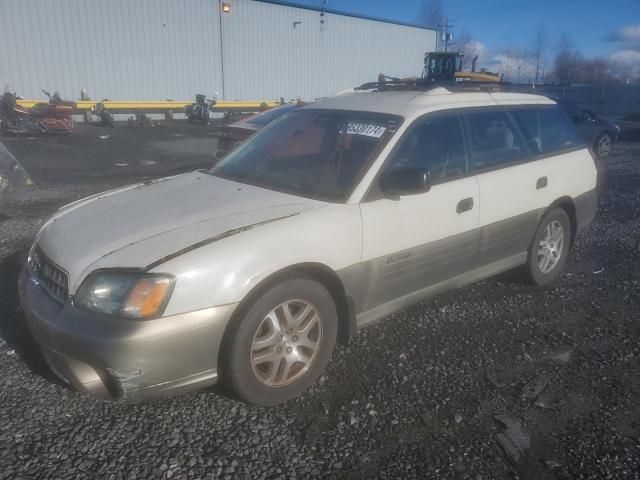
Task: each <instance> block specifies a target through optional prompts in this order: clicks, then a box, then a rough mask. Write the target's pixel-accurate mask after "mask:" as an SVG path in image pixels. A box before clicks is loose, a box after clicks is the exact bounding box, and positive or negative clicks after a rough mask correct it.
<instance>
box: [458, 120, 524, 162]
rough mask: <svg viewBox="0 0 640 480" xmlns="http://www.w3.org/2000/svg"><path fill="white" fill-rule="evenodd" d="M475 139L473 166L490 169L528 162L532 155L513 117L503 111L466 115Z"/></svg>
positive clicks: (472, 151)
mask: <svg viewBox="0 0 640 480" xmlns="http://www.w3.org/2000/svg"><path fill="white" fill-rule="evenodd" d="M465 118H466V120H467V127H468V129H469V137H470V140H471V165H472V167H473V169H474V170H487V169H491V168H496V167H500V166H506V165H508V164H510V163H515V162H518V161H521V160H524V159H526V158H527V156H528V152H527V149H526V148H525V146H524V142H523V140H522V139H521V138H520V135H519V134H518V132H517V130H516V129H515V127H514V125H513V124H512V123H511V120H510V119H509V116H508V115H507V113H506V112H505V111H501V110H480V111H477V112H470V113H467V114H465Z"/></svg>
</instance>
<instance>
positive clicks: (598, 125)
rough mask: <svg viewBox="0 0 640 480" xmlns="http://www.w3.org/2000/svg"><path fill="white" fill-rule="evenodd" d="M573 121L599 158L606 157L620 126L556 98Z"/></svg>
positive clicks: (616, 137)
mask: <svg viewBox="0 0 640 480" xmlns="http://www.w3.org/2000/svg"><path fill="white" fill-rule="evenodd" d="M556 102H558V105H560V106H561V107H562V109H563V110H564V111H565V113H566V114H567V115H568V116H569V118H570V119H571V121H572V122H573V124H574V126H575V127H576V130H577V131H578V133H579V134H580V136H581V137H582V139H583V140H584V141H585V142H586V143H587V145H588V146H590V147H591V148H592V149H593V151H594V152H595V154H596V155H598V157H599V158H607V157H608V156H609V154H610V153H611V150H612V149H613V144H614V143H615V142H616V140H617V139H618V134H619V133H620V128H619V127H618V126H617V125H616V124H614V123H612V122H609V121H608V120H605V119H603V118H600V117H598V116H597V115H596V114H595V113H593V112H591V111H589V110H586V109H583V108H579V107H577V106H575V105H574V104H572V103H569V102H566V101H563V100H556Z"/></svg>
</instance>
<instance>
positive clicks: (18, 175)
mask: <svg viewBox="0 0 640 480" xmlns="http://www.w3.org/2000/svg"><path fill="white" fill-rule="evenodd" d="M30 185H33V182H32V181H31V178H29V175H28V174H27V172H26V171H25V170H24V168H22V165H20V163H19V162H18V160H16V157H14V156H13V154H12V153H11V152H10V151H9V150H7V148H6V147H5V146H4V145H2V144H1V143H0V198H2V197H3V196H4V195H7V194H8V193H9V192H13V191H18V190H21V189H23V188H26V187H28V186H30Z"/></svg>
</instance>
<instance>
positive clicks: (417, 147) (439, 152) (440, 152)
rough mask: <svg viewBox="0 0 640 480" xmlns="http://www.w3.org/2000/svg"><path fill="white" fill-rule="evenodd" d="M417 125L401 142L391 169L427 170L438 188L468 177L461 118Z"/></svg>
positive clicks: (437, 120) (440, 119)
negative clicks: (454, 180) (447, 182)
mask: <svg viewBox="0 0 640 480" xmlns="http://www.w3.org/2000/svg"><path fill="white" fill-rule="evenodd" d="M416 122H417V125H416V126H415V127H414V128H413V129H412V130H411V131H410V132H409V133H408V135H407V136H406V137H404V138H403V139H402V140H401V144H400V148H399V149H398V150H397V151H396V154H395V155H394V157H393V159H392V161H391V164H390V165H389V168H390V169H394V168H426V169H428V170H429V171H430V173H431V182H432V183H433V184H434V185H435V184H438V183H442V182H445V181H447V180H453V179H455V178H460V177H462V176H464V175H465V173H466V171H467V161H466V156H465V149H464V137H463V134H462V127H461V125H460V120H459V118H458V116H457V115H444V116H436V117H433V118H427V119H424V120H417V121H416Z"/></svg>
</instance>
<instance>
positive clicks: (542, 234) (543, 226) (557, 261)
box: [526, 208, 571, 285]
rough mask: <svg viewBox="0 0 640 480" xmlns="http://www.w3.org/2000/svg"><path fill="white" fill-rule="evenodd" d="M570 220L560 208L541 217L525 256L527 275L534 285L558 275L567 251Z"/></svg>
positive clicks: (546, 282)
mask: <svg viewBox="0 0 640 480" xmlns="http://www.w3.org/2000/svg"><path fill="white" fill-rule="evenodd" d="M570 241H571V222H570V221H569V217H568V216H567V213H566V212H565V211H564V210H563V209H561V208H554V209H553V210H551V211H549V212H547V214H546V215H545V216H544V217H542V220H541V221H540V224H539V225H538V229H537V230H536V234H535V236H534V237H533V241H532V242H531V246H530V247H529V253H528V257H527V264H526V270H527V276H528V278H529V280H530V281H531V282H532V283H534V284H536V285H547V284H549V283H551V282H553V281H554V280H555V279H556V278H558V276H559V275H560V273H561V271H562V268H563V267H564V264H565V263H566V261H567V255H568V253H569V243H570Z"/></svg>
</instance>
